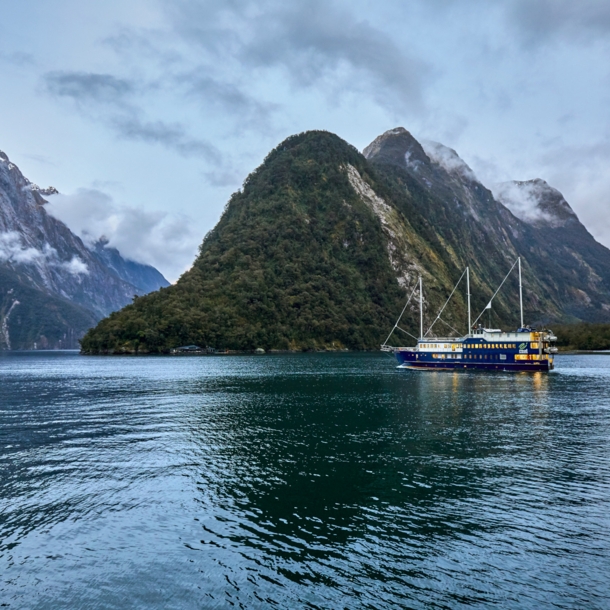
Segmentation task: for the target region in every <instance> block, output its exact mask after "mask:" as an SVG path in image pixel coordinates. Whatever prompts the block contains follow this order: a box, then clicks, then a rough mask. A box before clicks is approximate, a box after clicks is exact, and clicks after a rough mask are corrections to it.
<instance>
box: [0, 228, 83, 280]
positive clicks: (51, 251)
mask: <svg viewBox="0 0 610 610" xmlns="http://www.w3.org/2000/svg"><path fill="white" fill-rule="evenodd" d="M0 262H8V263H15V264H18V265H19V264H21V265H32V264H37V263H41V264H44V265H48V266H51V267H60V268H62V269H65V270H66V271H67V272H68V273H70V274H72V275H83V274H87V273H89V269H88V268H87V265H86V264H85V263H84V262H83V261H82V260H80V258H78V257H77V256H73V257H72V258H71V259H70V260H67V261H62V260H60V258H59V255H58V253H57V250H55V248H52V247H51V246H50V245H49V244H45V245H44V246H43V248H42V249H38V248H34V247H32V246H28V245H27V244H26V243H24V240H23V237H22V236H21V235H20V234H19V233H17V231H7V232H6V233H0Z"/></svg>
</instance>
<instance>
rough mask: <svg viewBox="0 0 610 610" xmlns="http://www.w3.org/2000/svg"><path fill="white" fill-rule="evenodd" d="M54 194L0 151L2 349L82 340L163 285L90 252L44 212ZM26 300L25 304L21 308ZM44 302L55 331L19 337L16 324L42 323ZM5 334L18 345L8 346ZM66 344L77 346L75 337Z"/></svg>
mask: <svg viewBox="0 0 610 610" xmlns="http://www.w3.org/2000/svg"><path fill="white" fill-rule="evenodd" d="M55 193H57V189H55V188H53V187H48V188H46V189H41V188H40V187H38V186H37V185H35V184H33V183H32V182H30V181H29V180H28V179H27V178H26V177H25V176H24V175H23V174H22V173H21V171H20V170H19V168H18V167H17V165H15V164H14V163H12V162H11V161H10V159H9V157H8V155H7V154H6V153H4V152H0V268H1V269H2V270H3V273H2V275H1V277H0V279H1V280H2V281H1V282H0V326H2V328H3V329H4V330H3V332H2V333H1V334H0V349H8V348H9V347H10V348H13V349H16V348H18V349H26V348H29V347H34V345H39V344H45V345H47V346H48V347H58V346H60V345H64V346H65V341H66V340H67V339H65V338H64V339H60V337H63V336H64V335H65V337H80V336H82V334H83V333H84V332H85V330H86V329H87V328H89V327H90V326H92V325H93V324H94V323H95V322H96V321H98V320H99V319H101V318H102V317H104V316H105V315H108V314H109V313H110V312H111V311H114V310H117V309H119V308H121V307H122V306H124V305H126V304H127V303H129V302H130V301H131V300H132V299H133V297H134V295H143V294H145V293H147V292H150V291H151V290H156V289H157V288H159V287H160V286H165V285H168V282H167V281H166V280H165V278H163V276H162V275H161V274H160V273H159V272H158V271H157V270H156V269H154V268H153V267H150V266H149V265H141V264H139V263H133V262H131V261H126V260H125V259H123V258H122V257H121V256H120V254H119V253H118V251H116V250H113V249H108V248H106V247H105V245H104V244H97V245H96V246H95V247H94V248H93V249H89V248H88V247H87V246H86V245H85V244H84V243H83V241H82V240H81V239H80V238H79V237H78V236H76V235H75V234H74V233H72V232H71V231H70V229H69V228H68V227H67V226H66V225H65V224H64V223H63V222H61V221H60V220H58V219H56V218H55V217H53V216H52V215H50V214H49V213H48V212H47V211H46V209H45V206H46V204H47V200H46V199H45V198H44V196H49V195H53V194H55ZM32 291H35V292H32ZM36 291H37V292H36ZM17 293H19V294H21V297H20V298H17V297H16V296H15V295H16V294H17ZM26 295H27V300H28V302H30V303H31V305H28V306H26V305H25V303H26ZM16 301H19V303H18V304H17V305H15V302H16ZM45 301H48V302H52V303H53V304H54V305H53V307H54V308H55V310H56V311H57V312H59V313H58V314H57V316H56V317H55V318H54V319H55V320H56V321H57V323H58V324H59V327H58V328H56V329H55V330H53V329H52V324H51V325H50V324H47V323H45V324H44V325H43V326H44V328H45V329H46V330H45V333H46V334H44V333H42V334H40V333H39V334H38V335H37V334H36V332H34V330H32V332H30V333H25V334H24V333H23V332H22V331H21V330H20V329H19V328H17V326H19V325H29V326H30V327H31V328H32V329H36V328H38V327H39V326H40V324H39V321H40V320H46V319H48V315H47V313H48V312H47V311H45ZM34 305H35V306H34ZM26 311H27V312H29V313H28V314H27V315H26ZM9 312H10V313H9ZM86 312H90V314H91V315H89V314H87V313H86ZM71 320H73V321H74V323H75V324H74V325H73V324H72V323H71ZM41 328H42V327H41ZM11 335H12V336H13V337H14V338H16V337H17V336H19V337H22V339H23V340H17V339H14V340H12V341H11V339H10V337H11ZM26 335H27V340H26V339H25V337H26ZM51 335H52V336H53V337H55V339H53V340H52V339H51V338H50V337H51ZM60 341H62V343H60ZM69 346H70V347H77V346H78V343H77V339H74V340H73V341H71V342H70V345H69Z"/></svg>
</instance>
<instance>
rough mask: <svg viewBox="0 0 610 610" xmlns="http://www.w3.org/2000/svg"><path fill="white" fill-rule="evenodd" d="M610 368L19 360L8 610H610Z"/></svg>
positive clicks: (4, 421) (604, 361)
mask: <svg viewBox="0 0 610 610" xmlns="http://www.w3.org/2000/svg"><path fill="white" fill-rule="evenodd" d="M609 388H610V357H609V356H561V357H558V358H557V370H556V371H555V372H553V373H551V374H548V375H542V374H540V373H538V374H530V375H528V374H503V373H495V374H494V373H487V374H486V373H467V372H461V373H448V372H436V373H435V372H411V371H404V370H403V371H397V370H396V369H395V367H394V363H393V361H392V360H390V358H388V357H387V355H385V354H302V355H301V354H299V355H281V356H280V355H278V356H273V355H267V356H258V357H257V356H243V357H242V356H234V357H207V358H206V357H203V358H200V357H199V358H198V357H184V358H181V357H176V358H94V357H87V358H85V357H80V356H78V355H76V354H74V353H52V352H49V353H9V354H6V353H5V354H4V355H2V356H0V485H1V487H0V606H3V607H8V608H11V609H15V608H28V609H30V608H34V609H40V608H53V609H58V608H164V609H165V608H179V609H190V608H230V607H241V608H270V607H278V608H350V609H351V608H460V607H470V608H472V607H474V608H490V607H498V608H500V607H501V608H505V607H512V608H566V609H567V608H570V609H571V608H588V609H592V608H610V458H609V456H610V392H609V391H608V390H609Z"/></svg>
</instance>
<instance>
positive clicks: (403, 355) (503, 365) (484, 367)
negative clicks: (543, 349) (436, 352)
mask: <svg viewBox="0 0 610 610" xmlns="http://www.w3.org/2000/svg"><path fill="white" fill-rule="evenodd" d="M394 355H395V356H396V360H398V363H399V366H400V368H405V369H412V370H428V371H431V370H432V371H443V370H444V371H447V370H450V371H453V370H461V371H463V370H469V371H474V370H478V371H516V372H518V371H527V372H532V373H535V372H537V371H545V372H546V371H549V370H552V368H553V365H552V361H549V360H540V361H533V362H532V361H529V362H527V361H526V362H498V361H495V362H494V361H491V362H471V361H469V362H465V361H464V360H442V361H440V362H429V361H423V360H419V359H417V358H416V354H415V353H414V352H404V351H396V352H394Z"/></svg>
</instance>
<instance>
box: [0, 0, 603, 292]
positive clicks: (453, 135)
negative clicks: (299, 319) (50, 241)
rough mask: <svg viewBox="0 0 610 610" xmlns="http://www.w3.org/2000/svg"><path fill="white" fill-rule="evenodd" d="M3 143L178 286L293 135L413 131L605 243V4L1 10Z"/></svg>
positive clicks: (449, 0) (448, 2) (229, 3)
mask: <svg viewBox="0 0 610 610" xmlns="http://www.w3.org/2000/svg"><path fill="white" fill-rule="evenodd" d="M0 16H1V18H0V77H1V80H0V83H1V95H0V150H3V151H4V152H6V153H7V154H8V155H9V157H10V158H11V160H13V161H14V162H15V163H17V165H19V167H20V168H21V170H22V171H23V173H24V174H25V175H26V176H27V177H28V178H30V180H32V181H33V182H35V183H37V184H39V185H40V186H48V185H53V186H55V187H56V188H58V189H59V191H60V192H61V193H62V196H61V197H57V198H56V200H54V201H53V202H52V208H51V209H53V210H54V212H55V214H56V215H58V216H59V217H61V218H62V219H65V220H66V221H67V223H68V225H69V226H70V227H71V228H72V229H73V230H75V231H77V232H79V233H81V234H84V235H85V237H87V236H88V237H89V238H91V239H94V238H97V237H99V235H101V234H102V233H103V234H105V235H106V236H107V237H108V238H109V239H110V240H111V244H114V245H116V246H117V247H119V249H120V250H121V251H122V252H123V253H124V254H126V255H128V256H130V257H132V258H134V259H135V260H139V261H142V262H149V263H151V264H153V265H155V266H157V267H158V268H159V269H160V270H161V271H162V272H163V273H164V274H165V275H166V276H167V277H168V279H170V280H175V279H176V278H177V277H178V276H179V274H180V273H181V272H182V271H184V270H185V269H186V268H187V267H188V266H189V265H190V263H191V262H192V260H193V258H194V256H195V253H196V249H197V246H198V244H199V243H200V242H201V239H202V238H203V236H204V234H205V233H206V232H207V231H208V230H210V229H211V228H212V227H213V226H214V224H215V223H216V222H217V220H218V218H219V217H220V214H221V212H222V209H223V207H224V205H225V203H226V201H227V199H228V197H229V195H230V194H231V192H233V191H234V190H236V189H237V188H239V187H240V186H241V184H242V182H243V180H244V179H245V177H246V176H247V174H248V173H249V172H250V171H252V170H253V169H254V168H255V167H257V166H258V165H259V164H260V163H261V162H262V160H263V159H264V157H265V155H266V154H267V153H268V152H269V150H270V149H271V148H273V147H274V146H275V145H277V144H278V143H279V142H280V141H281V140H283V139H284V138H285V137H287V136H288V135H291V134H293V133H297V132H301V131H304V130H308V129H327V130H329V131H332V132H335V133H337V134H338V135H339V136H341V137H342V138H344V139H346V140H347V141H348V142H350V143H352V144H353V145H355V146H356V147H358V148H359V149H362V148H363V147H364V146H366V145H367V144H368V143H369V142H370V141H371V140H373V139H374V138H375V137H376V136H377V135H379V134H380V133H382V132H384V131H386V130H387V129H390V128H393V127H396V126H399V125H400V126H404V127H405V128H407V129H408V130H409V131H411V132H412V133H413V135H415V137H416V138H418V139H430V140H435V141H439V142H442V143H443V144H445V145H447V146H450V147H452V148H454V149H456V150H457V152H458V153H459V154H460V156H461V157H462V158H463V159H464V160H465V161H466V162H467V163H468V164H469V165H470V166H471V167H472V168H473V170H474V171H475V173H476V174H477V176H478V177H479V179H480V180H481V181H482V182H483V183H484V184H486V185H488V186H491V185H492V184H493V183H495V182H501V181H504V180H509V179H518V180H526V179H530V178H535V177H540V178H543V179H545V180H547V182H549V183H550V184H551V185H552V186H554V187H556V188H558V189H559V190H561V191H562V192H563V193H564V195H565V196H566V199H567V200H568V202H569V203H570V204H571V205H572V207H573V208H574V210H575V211H576V213H577V214H578V216H579V217H580V219H581V221H582V222H583V223H584V224H585V225H586V226H587V228H588V229H589V230H590V231H591V232H592V233H593V235H594V236H595V237H596V238H597V239H598V240H599V241H601V242H602V243H604V244H605V245H606V246H610V163H609V162H610V99H609V97H610V95H609V93H610V1H608V0H496V1H491V0H387V1H383V0H375V1H374V2H373V1H368V0H349V1H347V0H323V1H322V0H321V1H316V0H313V1H306V0H304V1H299V2H296V1H295V2H286V0H283V1H280V0H258V1H250V0H225V1H223V0H215V1H212V0H120V1H119V0H101V1H98V2H83V1H82V0H55V1H54V2H44V1H43V0H19V2H15V1H14V0H0Z"/></svg>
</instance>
